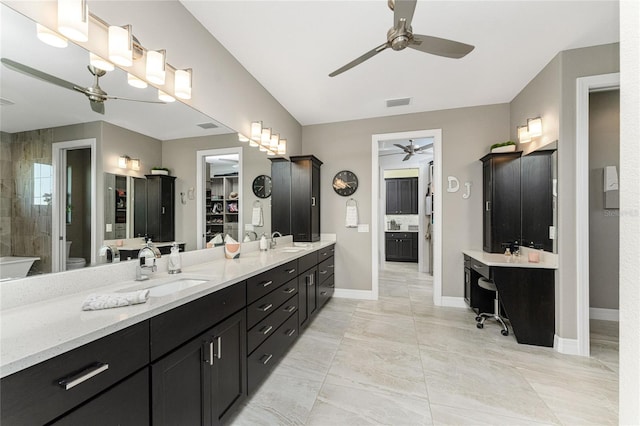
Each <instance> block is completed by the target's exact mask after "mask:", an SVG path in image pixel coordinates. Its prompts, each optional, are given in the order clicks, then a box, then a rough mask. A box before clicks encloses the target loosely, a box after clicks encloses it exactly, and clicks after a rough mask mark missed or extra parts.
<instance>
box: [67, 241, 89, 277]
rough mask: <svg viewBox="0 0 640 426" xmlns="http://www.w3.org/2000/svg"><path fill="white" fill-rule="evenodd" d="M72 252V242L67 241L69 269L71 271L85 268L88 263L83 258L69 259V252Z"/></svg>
mask: <svg viewBox="0 0 640 426" xmlns="http://www.w3.org/2000/svg"><path fill="white" fill-rule="evenodd" d="M70 250H71V241H67V262H66V263H67V265H66V266H67V268H66V270H67V271H69V270H71V269H80V268H84V267H85V265H86V264H87V261H86V260H85V259H84V258H83V257H69V251H70Z"/></svg>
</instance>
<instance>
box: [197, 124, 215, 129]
mask: <svg viewBox="0 0 640 426" xmlns="http://www.w3.org/2000/svg"><path fill="white" fill-rule="evenodd" d="M198 127H202V128H203V129H216V128H218V126H216V125H215V124H213V123H201V124H198Z"/></svg>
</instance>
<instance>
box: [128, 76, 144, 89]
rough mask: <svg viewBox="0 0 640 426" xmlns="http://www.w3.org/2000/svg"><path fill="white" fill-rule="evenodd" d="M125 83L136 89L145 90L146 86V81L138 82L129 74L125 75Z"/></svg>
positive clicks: (136, 78)
mask: <svg viewBox="0 0 640 426" xmlns="http://www.w3.org/2000/svg"><path fill="white" fill-rule="evenodd" d="M127 83H129V86H133V87H137V88H138V89H145V88H146V87H147V86H148V84H147V82H146V81H144V80H140V79H139V78H138V77H136V76H135V75H133V74H129V73H127Z"/></svg>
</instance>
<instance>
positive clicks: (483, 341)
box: [231, 263, 618, 426]
mask: <svg viewBox="0 0 640 426" xmlns="http://www.w3.org/2000/svg"><path fill="white" fill-rule="evenodd" d="M416 269H417V268H416V266H415V264H409V265H407V264H400V263H387V264H386V265H385V270H383V271H381V272H380V298H379V300H378V301H354V300H347V299H335V298H334V299H332V300H331V301H330V302H329V303H328V304H327V305H326V306H325V308H324V309H323V310H322V311H321V312H320V314H319V315H318V316H317V318H316V319H315V320H314V322H313V323H312V324H311V325H310V327H309V328H308V329H307V330H306V331H305V332H304V333H303V334H302V336H301V337H300V339H299V340H298V342H297V343H296V344H295V345H294V347H293V348H291V350H290V351H289V353H288V354H287V356H286V357H285V359H283V361H282V362H281V363H280V364H279V365H278V366H277V367H276V369H275V370H274V371H273V373H272V374H271V376H269V378H268V379H267V380H266V381H265V382H264V383H263V385H262V386H261V387H260V389H259V390H258V392H256V393H255V395H253V397H252V398H251V399H249V400H248V401H247V402H246V404H245V406H244V407H243V409H242V410H241V411H240V412H239V413H238V415H237V416H236V417H235V418H234V419H232V421H231V424H233V425H251V426H253V425H331V426H338V425H369V424H385V425H431V424H435V425H438V424H440V425H471V424H491V425H502V424H503V425H533V424H560V425H583V424H584V425H586V424H595V425H607V424H617V423H618V332H617V330H618V328H617V323H610V322H608V321H592V324H591V326H592V353H593V356H592V357H591V358H583V357H576V356H568V355H562V354H559V353H557V352H555V351H553V350H552V349H550V348H541V347H534V346H527V345H518V344H517V343H516V341H515V338H514V337H513V336H512V335H510V336H508V337H504V336H502V335H501V334H500V332H499V330H500V328H499V327H498V326H497V325H496V324H495V322H493V321H487V325H486V326H485V328H484V329H483V330H478V329H476V327H475V321H474V315H473V313H472V312H471V311H470V310H467V309H458V308H442V307H436V306H434V305H433V302H432V300H433V299H432V282H431V278H430V277H429V276H427V275H424V274H420V273H418V272H416Z"/></svg>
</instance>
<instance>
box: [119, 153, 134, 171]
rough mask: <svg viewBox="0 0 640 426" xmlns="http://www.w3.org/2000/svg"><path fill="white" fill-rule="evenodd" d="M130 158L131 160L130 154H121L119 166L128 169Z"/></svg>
mask: <svg viewBox="0 0 640 426" xmlns="http://www.w3.org/2000/svg"><path fill="white" fill-rule="evenodd" d="M129 160H131V158H129V156H128V155H121V156H120V157H119V158H118V167H120V168H121V169H126V168H127V166H128V165H129Z"/></svg>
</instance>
